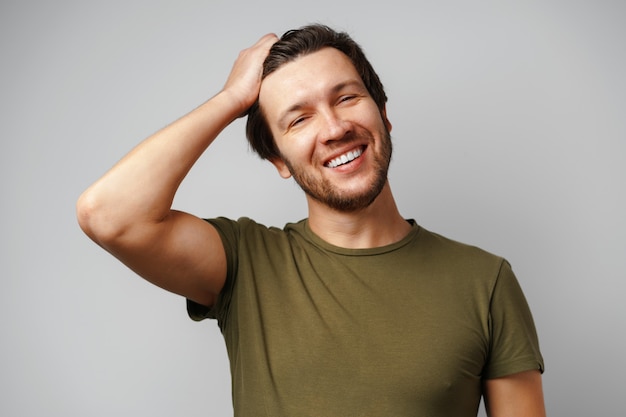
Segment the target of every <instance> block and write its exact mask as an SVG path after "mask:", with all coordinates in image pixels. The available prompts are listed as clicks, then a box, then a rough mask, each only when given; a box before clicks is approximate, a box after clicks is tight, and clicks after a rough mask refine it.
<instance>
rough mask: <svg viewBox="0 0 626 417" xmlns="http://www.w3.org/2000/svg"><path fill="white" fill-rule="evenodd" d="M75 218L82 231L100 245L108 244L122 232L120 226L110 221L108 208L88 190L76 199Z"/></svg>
mask: <svg viewBox="0 0 626 417" xmlns="http://www.w3.org/2000/svg"><path fill="white" fill-rule="evenodd" d="M76 219H77V221H78V225H79V226H80V228H81V229H82V231H83V232H84V233H85V234H86V235H87V236H89V238H90V239H91V240H93V241H94V242H96V243H97V244H99V245H101V246H108V244H110V243H112V242H114V241H115V240H116V239H117V238H119V237H120V236H121V235H122V234H123V230H122V228H121V227H120V226H119V225H117V226H116V222H114V221H112V219H111V215H110V210H108V209H107V208H106V206H105V205H104V204H102V203H101V202H99V201H98V199H97V197H96V196H94V194H93V193H92V192H90V190H87V191H85V192H84V193H83V194H81V196H80V197H79V198H78V200H77V201H76Z"/></svg>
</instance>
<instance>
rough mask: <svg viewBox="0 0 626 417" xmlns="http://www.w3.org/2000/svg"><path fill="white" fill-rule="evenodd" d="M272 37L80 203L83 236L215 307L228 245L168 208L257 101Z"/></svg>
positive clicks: (146, 273) (199, 222)
mask: <svg viewBox="0 0 626 417" xmlns="http://www.w3.org/2000/svg"><path fill="white" fill-rule="evenodd" d="M276 39H277V38H276V36H275V35H266V36H264V37H262V38H261V39H260V40H259V41H258V42H257V43H256V44H255V45H253V46H252V47H250V48H248V49H246V50H244V51H242V52H241V53H240V54H239V57H238V59H237V61H236V62H235V65H234V66H233V69H232V71H231V74H230V76H229V77H228V80H227V82H226V84H225V85H224V88H223V89H222V91H220V92H219V93H218V94H217V95H216V96H214V97H213V98H211V99H210V100H209V101H207V102H206V103H204V104H202V105H201V106H200V107H198V108H196V109H195V110H193V111H192V112H190V113H189V114H187V115H185V116H184V117H182V118H180V119H178V120H177V121H175V122H174V123H172V124H170V125H169V126H167V127H165V128H164V129H162V130H160V131H159V132H157V133H155V134H154V135H152V136H151V137H149V138H147V139H146V140H144V141H143V142H142V143H140V144H139V145H138V146H137V147H136V148H135V149H133V150H132V151H131V152H130V153H129V154H128V155H126V156H125V157H124V158H123V159H122V160H121V161H120V162H118V163H117V164H116V165H115V166H114V167H113V168H111V169H110V170H109V171H108V172H107V173H106V174H105V175H104V176H103V177H102V178H100V179H99V180H98V181H96V182H95V183H94V184H93V185H91V186H90V187H89V188H88V189H87V190H86V191H85V192H84V193H83V194H82V195H81V196H80V198H79V199H78V202H77V217H78V222H79V224H80V226H81V228H82V229H83V231H84V232H85V233H86V234H87V235H88V236H89V237H90V238H91V239H93V240H94V241H95V242H96V243H97V244H99V245H100V246H102V247H103V248H104V249H106V250H107V251H109V252H110V253H111V254H113V255H114V256H115V257H117V258H118V259H119V260H121V261H122V262H123V263H124V264H126V265H127V266H129V267H130V268H131V269H133V270H134V271H135V272H137V273H138V274H139V275H141V276H142V277H144V278H145V279H147V280H148V281H150V282H152V283H154V284H156V285H158V286H160V287H162V288H165V289H167V290H169V291H172V292H174V293H177V294H181V295H183V296H185V297H188V298H190V299H192V300H194V301H196V302H198V303H201V304H204V305H211V304H212V303H213V301H214V299H215V296H216V295H217V294H218V293H219V292H220V290H221V288H222V286H223V285H224V280H225V277H226V260H225V254H224V248H223V246H222V243H221V240H220V238H219V235H218V234H217V232H216V231H215V229H214V228H213V227H212V226H210V225H209V224H208V223H206V222H204V221H203V220H201V219H199V218H198V217H195V216H192V215H190V214H187V213H183V212H179V211H174V210H172V209H171V206H172V202H173V200H174V196H175V194H176V191H177V189H178V187H179V185H180V183H181V182H182V181H183V179H184V178H185V176H186V175H187V173H188V172H189V170H190V169H191V167H192V166H193V164H194V163H195V162H196V161H197V160H198V158H199V157H200V155H202V153H203V152H204V151H205V150H206V149H207V147H208V146H209V145H210V144H211V143H212V142H213V140H214V139H215V138H216V137H217V136H218V135H219V133H220V132H221V131H222V130H223V129H224V128H225V127H226V126H228V125H229V124H230V123H231V122H232V121H233V120H235V119H236V118H238V117H239V116H241V115H242V114H243V113H245V111H246V110H247V109H248V108H249V107H250V106H251V105H252V103H253V102H254V101H255V100H256V98H257V96H258V92H259V88H260V81H261V69H262V63H263V60H264V59H265V57H266V56H267V53H268V51H269V48H270V47H271V45H272V44H273V43H274V42H275V41H276Z"/></svg>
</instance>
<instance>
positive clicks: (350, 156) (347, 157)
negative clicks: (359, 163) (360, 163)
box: [325, 148, 363, 168]
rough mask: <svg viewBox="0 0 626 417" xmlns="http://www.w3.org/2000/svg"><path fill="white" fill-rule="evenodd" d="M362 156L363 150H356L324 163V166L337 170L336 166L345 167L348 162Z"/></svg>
mask: <svg viewBox="0 0 626 417" xmlns="http://www.w3.org/2000/svg"><path fill="white" fill-rule="evenodd" d="M362 154H363V148H357V149H355V150H352V151H350V152H346V153H344V154H343V155H341V156H338V157H337V158H334V159H331V160H330V161H328V162H326V164H325V166H326V167H328V168H337V167H338V166H341V165H345V164H347V163H348V162H351V161H354V160H355V159H356V158H358V157H359V156H361V155H362Z"/></svg>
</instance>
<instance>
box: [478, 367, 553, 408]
mask: <svg viewBox="0 0 626 417" xmlns="http://www.w3.org/2000/svg"><path fill="white" fill-rule="evenodd" d="M485 408H486V410H487V415H488V416H489V417H545V415H546V410H545V406H544V401H543V388H542V384H541V373H540V372H539V371H527V372H520V373H517V374H513V375H509V376H505V377H502V378H495V379H489V380H487V381H485Z"/></svg>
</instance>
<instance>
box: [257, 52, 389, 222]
mask: <svg viewBox="0 0 626 417" xmlns="http://www.w3.org/2000/svg"><path fill="white" fill-rule="evenodd" d="M259 104H260V106H261V108H262V111H263V113H264V115H265V117H266V120H267V122H268V124H269V127H270V129H271V131H272V134H273V136H274V140H275V141H276V145H277V146H278V149H279V151H280V154H281V158H280V159H275V160H273V161H272V163H273V164H274V165H275V166H276V168H277V169H278V171H279V173H280V174H281V176H283V177H284V178H288V177H290V176H293V177H294V179H295V180H296V182H297V183H298V184H299V185H300V187H302V189H303V190H304V191H305V193H306V194H307V196H308V198H309V203H322V204H324V205H326V206H327V207H330V208H333V209H335V210H339V211H354V210H358V209H361V208H364V207H367V206H368V205H369V204H370V203H371V202H372V201H373V200H374V199H375V198H376V197H377V196H378V194H379V193H380V191H381V190H382V188H383V187H384V185H385V183H386V182H387V171H388V168H389V161H390V159H391V139H390V136H389V131H390V130H391V124H390V123H389V121H388V120H387V118H386V115H385V114H384V113H385V112H384V110H383V112H382V114H381V111H380V110H379V108H378V107H377V106H376V103H375V102H374V100H373V99H372V98H371V96H370V95H369V92H368V91H367V88H366V87H365V85H364V84H363V81H362V80H361V78H360V76H359V74H358V73H357V72H356V70H355V68H354V66H353V65H352V63H351V62H350V60H349V58H348V57H347V56H346V55H344V54H343V53H342V52H340V51H338V50H337V49H334V48H324V49H321V50H319V51H317V52H314V53H311V54H308V55H305V56H303V57H300V58H297V59H296V60H295V61H292V62H289V63H287V64H285V65H283V66H282V67H280V68H279V69H278V70H276V71H274V72H273V73H271V74H270V75H268V76H267V77H266V78H265V79H264V80H263V83H262V84H261V91H260V94H259Z"/></svg>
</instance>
